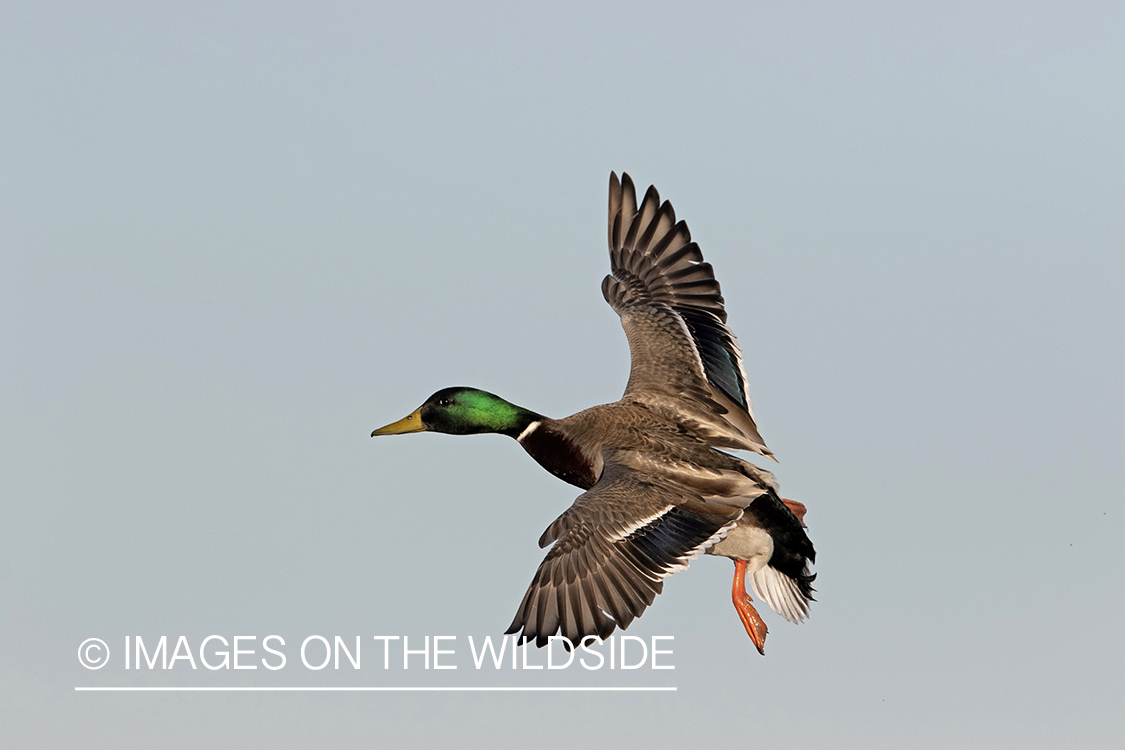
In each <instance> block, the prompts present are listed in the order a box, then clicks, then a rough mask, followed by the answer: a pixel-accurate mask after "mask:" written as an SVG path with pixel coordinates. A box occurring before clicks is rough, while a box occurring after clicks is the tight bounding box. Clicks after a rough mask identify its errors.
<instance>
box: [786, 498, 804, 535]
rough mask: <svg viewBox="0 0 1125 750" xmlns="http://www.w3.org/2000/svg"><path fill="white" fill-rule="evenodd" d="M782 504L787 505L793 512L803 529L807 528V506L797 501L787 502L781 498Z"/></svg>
mask: <svg viewBox="0 0 1125 750" xmlns="http://www.w3.org/2000/svg"><path fill="white" fill-rule="evenodd" d="M781 502H783V503H785V507H786V508H788V509H789V510H791V511H793V515H795V516H796V517H797V520H798V521H800V522H801V526H802V528H807V527H805V513H807V512H808V508H806V507H805V504H804V503H799V502H797V501H796V500H786V499H785V498H781Z"/></svg>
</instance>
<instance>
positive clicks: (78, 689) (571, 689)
mask: <svg viewBox="0 0 1125 750" xmlns="http://www.w3.org/2000/svg"><path fill="white" fill-rule="evenodd" d="M74 690H75V692H80V693H83V692H101V693H205V692H211V693H302V692H305V693H312V692H329V693H330V692H337V693H340V692H369V693H371V692H379V693H421V692H432V693H474V692H477V693H543V692H555V693H582V692H586V693H594V692H602V693H605V692H618V693H629V692H633V693H642V692H650V693H651V692H676V688H674V687H76V688H74Z"/></svg>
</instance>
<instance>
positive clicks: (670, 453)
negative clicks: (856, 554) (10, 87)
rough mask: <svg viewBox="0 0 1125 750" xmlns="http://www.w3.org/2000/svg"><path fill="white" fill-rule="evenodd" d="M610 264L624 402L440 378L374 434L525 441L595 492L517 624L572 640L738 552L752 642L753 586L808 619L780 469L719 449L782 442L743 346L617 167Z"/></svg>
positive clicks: (706, 275) (759, 633) (667, 227)
mask: <svg viewBox="0 0 1125 750" xmlns="http://www.w3.org/2000/svg"><path fill="white" fill-rule="evenodd" d="M610 257H611V265H612V268H613V275H612V276H608V277H606V280H605V282H604V283H603V285H602V291H603V294H604V295H605V297H606V300H607V301H608V302H609V303H610V305H611V306H612V307H613V308H614V309H615V310H616V311H617V312H618V313H619V314H620V316H621V320H622V325H623V327H624V328H625V332H626V335H627V336H628V338H629V345H630V350H631V352H632V370H631V373H630V377H629V384H628V385H627V387H626V390H625V395H624V396H623V397H622V399H621V400H620V401H618V402H616V403H613V404H605V405H602V406H595V407H592V408H590V409H586V410H584V411H581V412H579V413H577V414H574V415H572V416H570V417H566V418H564V419H550V418H548V417H545V416H543V415H541V414H537V413H535V412H532V411H529V410H527V409H523V408H522V407H518V406H515V405H513V404H510V403H508V402H507V401H504V400H503V399H500V398H499V397H497V396H494V395H492V394H489V393H486V392H483V391H478V390H475V389H469V388H447V389H445V390H442V391H438V392H437V393H435V394H434V395H433V396H431V397H430V399H429V400H427V402H426V403H425V404H423V405H422V407H420V408H419V409H418V410H417V411H416V412H414V413H413V414H411V415H410V416H409V417H406V418H405V419H403V420H400V421H399V422H396V423H395V424H392V425H388V426H387V427H384V428H382V429H381V430H376V431H375V432H374V433H372V434H373V435H377V434H399V433H403V432H416V431H422V430H427V429H428V430H436V431H440V432H448V433H453V434H473V433H481V432H495V433H501V434H505V435H509V436H510V437H513V438H515V439H516V440H517V441H518V442H519V443H520V445H521V446H523V448H524V450H526V451H527V452H528V454H529V455H531V457H532V458H534V459H535V460H536V461H537V462H538V463H539V464H540V465H541V466H543V467H544V468H545V469H547V471H549V472H551V473H552V474H554V475H555V476H557V477H559V478H560V479H562V480H563V481H566V482H568V483H570V484H573V485H575V486H577V487H580V488H582V489H583V490H585V491H586V492H585V493H584V494H583V495H581V496H579V498H578V499H577V500H576V501H575V503H574V505H572V506H571V508H570V509H569V510H567V511H566V512H565V513H563V515H561V516H560V517H559V518H558V519H557V520H556V521H555V522H554V523H552V524H551V525H550V526H549V527H548V528H547V530H546V531H545V532H544V534H543V536H542V538H541V539H540V541H539V544H540V546H541V547H545V546H547V545H548V544H552V543H554V546H553V547H552V549H551V551H550V552H548V554H547V557H546V559H544V561H543V563H542V564H541V565H540V567H539V570H538V572H537V573H536V575H535V578H534V579H533V580H532V583H531V586H530V587H529V588H528V591H527V594H526V595H525V596H524V599H523V602H522V603H521V604H520V607H519V610H518V612H517V614H516V617H515V620H514V621H513V623H512V626H511V628H510V629H509V631H508V632H510V633H511V632H520V631H522V635H521V638H524V639H532V640H535V641H536V643H538V644H539V645H544V644H546V643H547V639H548V637H549V636H551V635H554V634H555V633H556V632H558V631H560V630H561V632H562V634H563V635H564V636H566V637H567V638H568V639H569V640H570V641H571V642H572V643H578V642H579V641H581V640H582V639H583V638H585V637H587V636H598V637H601V638H605V637H608V635H609V634H610V633H611V632H612V631H613V630H614V628H615V627H616V626H618V625H620V626H621V627H622V628H624V627H627V626H628V625H629V623H630V622H631V621H632V620H633V618H635V617H637V616H639V615H640V614H641V612H643V611H644V609H645V608H646V607H647V606H648V605H650V604H651V603H652V601H653V598H654V597H655V596H656V594H658V593H660V591H661V588H662V586H663V583H662V582H663V579H664V578H665V577H667V576H668V575H670V574H672V573H673V572H675V571H676V570H679V569H681V568H684V567H686V566H687V564H688V562H689V561H690V560H692V559H694V558H695V557H696V556H697V555H698V554H699V553H701V552H706V553H708V554H715V555H721V556H725V557H729V558H731V559H733V560H735V566H736V567H735V571H736V572H735V581H734V584H735V585H734V590H733V599H734V603H735V607H736V609H737V610H738V613H739V616H740V617H741V618H742V621H743V623H744V625H745V626H746V630H747V633H749V634H750V636H751V638H752V639H753V640H754V643H755V645H756V646H757V647H758V650H759V651H761V650H762V648H763V644H764V640H765V635H766V628H765V624H764V623H763V622H762V621H761V618H760V617H759V616H758V614H757V612H756V611H755V610H754V608H753V606H752V605H751V604H750V599H749V597H748V596H746V594H745V589H744V588H743V577H744V576H745V574H746V572H749V573H750V574H751V580H752V583H753V585H754V588H755V590H756V591H757V593H758V595H759V596H761V597H762V598H764V599H765V600H766V601H767V602H768V603H769V604H770V606H771V607H773V609H774V610H775V611H777V612H778V613H779V614H781V615H783V616H784V617H786V618H787V619H789V620H791V621H793V622H799V621H800V620H802V619H804V617H805V616H806V615H807V614H808V603H809V601H811V598H812V597H811V593H812V589H811V587H810V583H811V581H812V580H813V578H814V576H812V575H811V574H810V573H809V571H808V564H809V563H811V562H812V561H813V560H814V558H815V552H814V550H813V546H812V543H811V542H810V541H809V539H808V537H807V535H806V534H805V532H804V530H803V527H802V522H801V519H800V518H799V517H798V515H797V514H796V513H795V512H794V511H796V512H797V513H800V514H801V515H803V512H804V507H803V506H801V505H799V504H796V503H790V502H789V501H783V500H781V499H780V497H779V495H778V492H777V482H776V480H775V479H774V476H773V474H771V473H770V472H768V471H765V470H763V469H760V468H758V467H757V466H754V465H753V464H750V463H748V462H746V461H743V460H742V459H740V458H737V457H736V456H733V455H731V454H729V453H726V452H724V451H722V450H719V448H736V449H745V450H751V451H754V452H757V453H760V454H762V455H764V456H767V457H772V455H773V454H772V452H770V451H769V449H768V448H766V446H765V442H764V441H763V440H762V438H761V435H760V434H759V433H758V430H757V426H756V424H755V422H754V418H753V414H752V411H751V409H750V399H749V394H748V392H747V385H746V376H745V373H744V371H743V369H742V362H741V352H740V351H739V348H738V345H737V343H736V341H735V338H734V335H733V334H732V333H731V332H730V330H729V329H727V327H726V324H725V321H726V312H725V310H724V309H723V300H722V297H721V296H720V294H719V287H718V283H717V282H716V281H715V279H714V275H713V273H712V271H711V267H710V265H709V264H706V263H703V262H702V255H701V254H700V253H699V249H698V247H697V246H696V245H695V243H692V242H690V235H689V234H688V231H687V227H686V225H685V224H684V223H683V222H679V223H676V221H675V214H674V212H673V211H672V208H671V206H670V204H668V203H667V202H665V203H664V204H661V203H660V200H659V196H658V195H657V193H656V190H655V189H654V188H649V191H648V193H647V194H646V195H645V200H644V201H643V202H642V204H641V206H640V209H638V208H637V207H636V196H635V192H634V191H633V185H632V181H631V180H630V179H629V177H628V175H623V176H622V181H621V182H618V181H617V177H616V175H613V176H611V178H610Z"/></svg>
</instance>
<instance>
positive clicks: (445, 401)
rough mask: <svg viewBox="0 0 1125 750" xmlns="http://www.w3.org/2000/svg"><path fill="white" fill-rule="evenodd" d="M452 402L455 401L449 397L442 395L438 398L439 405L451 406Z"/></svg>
mask: <svg viewBox="0 0 1125 750" xmlns="http://www.w3.org/2000/svg"><path fill="white" fill-rule="evenodd" d="M452 403H453V402H452V401H450V400H449V399H448V398H445V397H442V398H439V399H438V402H437V405H438V406H449V405H450V404H452Z"/></svg>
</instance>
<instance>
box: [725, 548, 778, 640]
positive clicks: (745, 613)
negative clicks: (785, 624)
mask: <svg viewBox="0 0 1125 750" xmlns="http://www.w3.org/2000/svg"><path fill="white" fill-rule="evenodd" d="M731 599H732V601H734V609H735V611H736V612H738V617H739V619H740V620H742V626H743V627H744V628H746V634H747V635H748V636H750V640H751V641H753V642H754V647H755V648H757V649H758V653H759V654H761V655H762V656H765V655H766V633H768V632H769V629H768V628H766V623H765V622H763V621H762V617H761V615H759V614H758V610H756V609H754V605H753V604H751V602H752V601H753V599H751V598H750V595H749V594H747V593H746V561H745V560H735V561H734V584H733V585H732V586H731Z"/></svg>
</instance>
